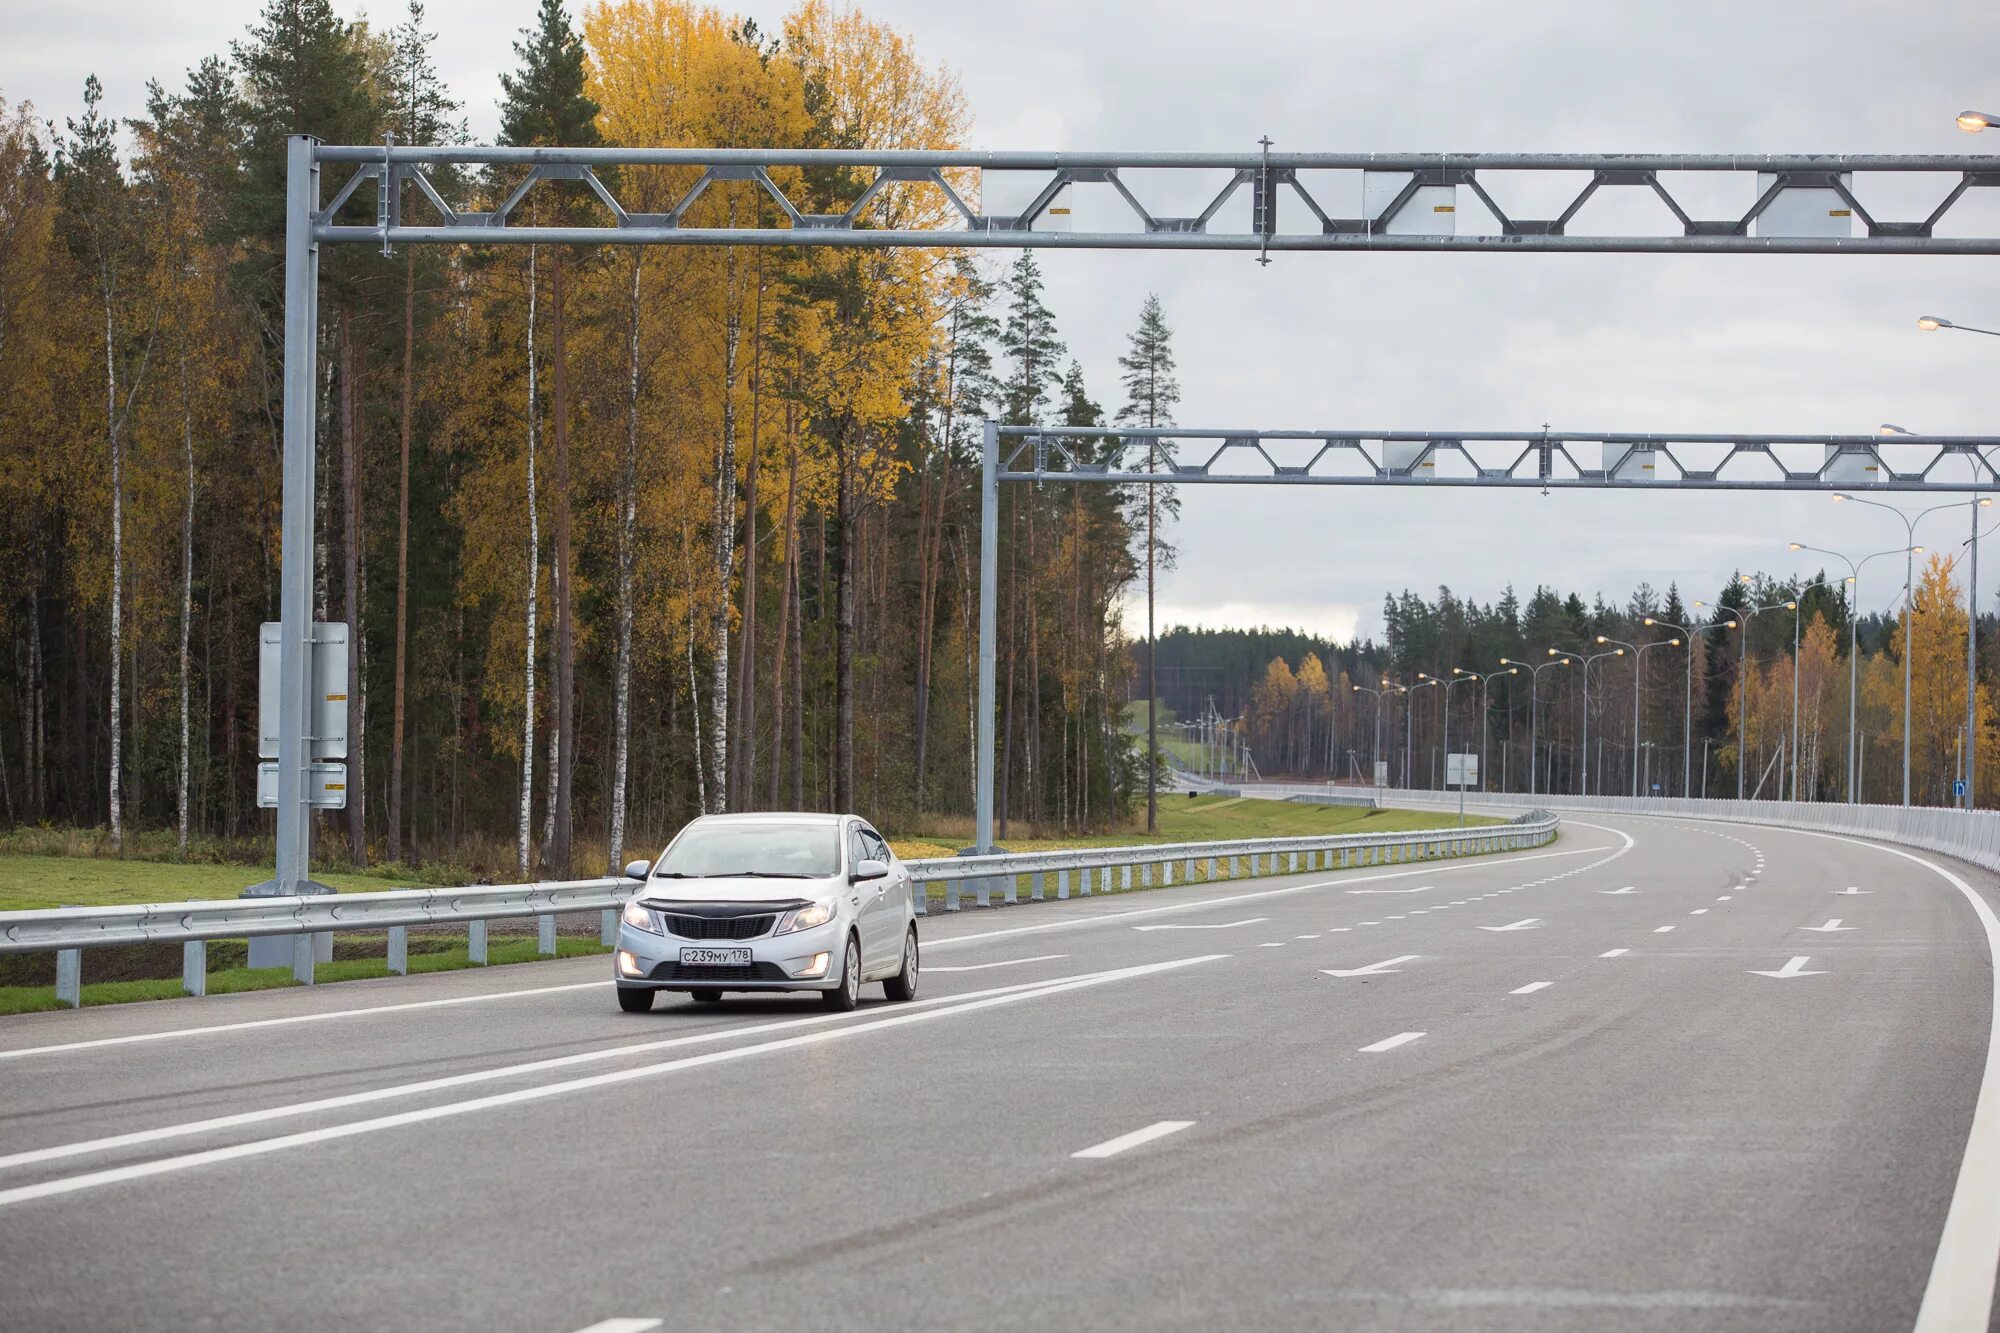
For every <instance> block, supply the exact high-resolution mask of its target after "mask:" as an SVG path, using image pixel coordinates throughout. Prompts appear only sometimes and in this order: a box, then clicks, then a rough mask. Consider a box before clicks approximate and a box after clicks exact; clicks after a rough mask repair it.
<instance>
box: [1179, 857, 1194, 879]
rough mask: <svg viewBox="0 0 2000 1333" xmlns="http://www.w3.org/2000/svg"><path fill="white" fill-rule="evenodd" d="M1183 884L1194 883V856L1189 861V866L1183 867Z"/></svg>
mask: <svg viewBox="0 0 2000 1333" xmlns="http://www.w3.org/2000/svg"><path fill="white" fill-rule="evenodd" d="M1181 883H1183V884H1192V883H1194V858H1193V857H1192V856H1190V857H1189V858H1188V859H1187V864H1185V865H1183V866H1182V867H1181Z"/></svg>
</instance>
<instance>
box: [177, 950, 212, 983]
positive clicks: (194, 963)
mask: <svg viewBox="0 0 2000 1333" xmlns="http://www.w3.org/2000/svg"><path fill="white" fill-rule="evenodd" d="M181 989H182V990H184V991H186V992H187V993H188V994H189V995H206V994H208V941H207V940H188V941H187V942H186V943H184V944H182V945H181Z"/></svg>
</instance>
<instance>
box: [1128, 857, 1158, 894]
mask: <svg viewBox="0 0 2000 1333" xmlns="http://www.w3.org/2000/svg"><path fill="white" fill-rule="evenodd" d="M1131 876H1132V870H1131V867H1130V866H1127V867H1126V869H1125V887H1126V888H1128V889H1129V888H1131V887H1132V878H1131ZM1139 886H1140V887H1141V888H1147V889H1150V888H1152V887H1153V863H1152V862H1151V861H1148V862H1146V864H1144V865H1142V866H1140V867H1139Z"/></svg>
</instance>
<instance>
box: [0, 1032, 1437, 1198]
mask: <svg viewBox="0 0 2000 1333" xmlns="http://www.w3.org/2000/svg"><path fill="white" fill-rule="evenodd" d="M1423 1035H1424V1034H1423V1033H1421V1032H1398V1033H1397V1034H1396V1035H1395V1036H1393V1037H1384V1038H1382V1040H1380V1041H1378V1042H1376V1043H1375V1044H1374V1045H1372V1046H1363V1047H1362V1048H1361V1054H1363V1055H1374V1054H1375V1053H1376V1052H1378V1051H1393V1050H1395V1049H1396V1048H1397V1047H1398V1046H1402V1045H1405V1044H1406V1043H1409V1042H1413V1041H1415V1040H1416V1039H1417V1038H1418V1037H1421V1036H1423ZM0 1201H4V1196H0Z"/></svg>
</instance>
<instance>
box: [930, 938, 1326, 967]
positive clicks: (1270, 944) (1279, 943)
mask: <svg viewBox="0 0 2000 1333" xmlns="http://www.w3.org/2000/svg"><path fill="white" fill-rule="evenodd" d="M1285 943H1286V942H1285V941H1284V940H1270V941H1267V942H1266V943H1263V944H1260V945H1258V946H1257V947H1258V948H1260V949H1282V948H1284V947H1285ZM931 971H933V972H935V971H937V969H936V968H932V969H931Z"/></svg>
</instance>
